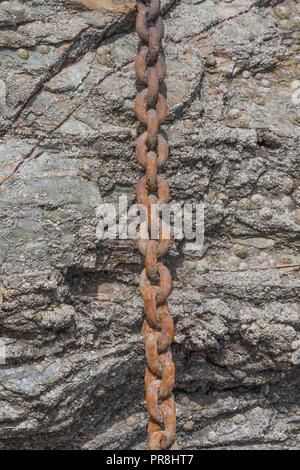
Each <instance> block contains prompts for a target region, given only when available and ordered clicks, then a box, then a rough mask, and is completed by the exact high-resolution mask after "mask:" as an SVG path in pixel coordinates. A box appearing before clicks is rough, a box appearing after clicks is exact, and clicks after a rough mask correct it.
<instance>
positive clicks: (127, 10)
mask: <svg viewBox="0 0 300 470" xmlns="http://www.w3.org/2000/svg"><path fill="white" fill-rule="evenodd" d="M163 12H164V19H165V25H166V28H165V29H166V33H165V40H164V47H165V53H166V57H167V67H168V77H167V80H166V87H165V90H164V91H165V92H166V93H167V101H168V104H169V109H170V113H169V118H168V122H167V123H166V125H165V126H164V127H165V130H166V132H167V134H168V139H169V145H170V150H171V155H170V158H169V160H168V162H167V165H166V168H165V169H164V172H165V175H166V177H167V179H168V182H169V184H170V188H171V196H172V198H173V200H174V201H175V200H176V201H183V202H189V203H200V202H203V201H205V245H204V251H203V253H202V254H201V255H197V253H194V252H192V251H189V250H187V247H186V244H185V243H184V242H173V244H172V249H171V251H170V254H169V255H168V256H167V257H166V263H167V264H168V266H169V267H170V269H171V271H172V276H173V279H174V288H173V292H172V294H171V296H170V307H171V312H172V314H173V316H174V319H175V321H176V336H175V339H174V344H173V353H174V359H175V361H176V371H177V376H176V387H175V395H176V399H177V403H178V406H177V410H178V440H179V442H180V444H181V445H182V447H183V448H185V449H205V448H215V449H219V448H226V449H240V448H244V449H286V448H288V449H298V450H299V449H300V408H299V406H300V405H299V403H300V402H299V393H300V373H299V364H300V315H299V296H300V289H299V287H300V277H299V266H300V254H299V245H300V242H299V234H300V216H299V211H300V193H299V177H300V175H299V154H300V146H299V136H300V127H299V126H300V91H299V90H300V81H299V80H300V34H299V22H300V3H296V2H295V1H293V0H289V1H284V2H279V1H277V0H258V1H254V0H239V1H235V0H233V1H231V2H230V1H228V0H226V1H224V2H222V1H213V0H205V1H198V0H180V1H174V0H165V1H164V2H163ZM134 18H135V2H134V1H133V0H67V1H66V0H64V1H60V0H49V1H47V2H44V1H42V0H34V1H33V0H26V1H21V0H10V1H2V2H1V3H0V46H1V49H0V61H1V69H0V109H1V115H0V129H1V141H0V219H1V226H0V266H1V268H0V340H1V344H2V345H5V349H6V355H7V361H6V364H2V365H0V449H11V448H18V449H23V448H25V449H26V448H32V449H71V448H73V449H144V448H145V447H146V422H147V415H146V413H145V404H144V389H143V371H144V367H145V359H144V347H143V344H142V341H141V333H140V332H141V326H142V322H143V310H142V301H141V298H140V296H139V292H138V278H139V273H140V271H141V269H142V266H143V259H142V257H141V256H140V254H139V252H138V250H137V248H136V242H135V241H132V240H105V241H99V240H98V239H97V236H96V228H97V224H98V222H99V218H98V217H97V207H98V206H99V205H100V204H101V203H103V202H104V203H106V202H114V203H117V201H118V197H119V196H120V195H123V194H125V195H126V196H127V198H128V201H129V203H133V202H134V201H135V183H136V182H137V181H138V179H139V178H140V176H141V175H142V173H143V172H142V171H141V169H140V167H139V166H138V164H137V162H136V159H135V156H134V142H135V139H136V136H137V133H138V132H139V129H138V126H137V122H136V120H135V115H134V103H135V96H136V93H137V88H136V87H137V86H139V85H137V84H136V80H135V73H134V65H133V63H134V58H135V55H136V53H137V50H138V41H137V37H136V34H135V33H134Z"/></svg>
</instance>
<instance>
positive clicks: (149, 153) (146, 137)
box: [135, 0, 179, 450]
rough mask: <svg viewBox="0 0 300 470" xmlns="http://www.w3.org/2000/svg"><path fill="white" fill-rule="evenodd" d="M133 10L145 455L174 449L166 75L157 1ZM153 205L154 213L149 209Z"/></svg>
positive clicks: (145, 0)
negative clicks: (142, 212) (163, 215)
mask: <svg viewBox="0 0 300 470" xmlns="http://www.w3.org/2000/svg"><path fill="white" fill-rule="evenodd" d="M137 8H138V13H137V18H136V31H137V33H138V36H139V38H140V39H141V40H142V41H143V43H144V45H143V46H142V47H141V49H140V51H139V53H138V55H137V58H136V61H135V70H136V75H137V78H138V79H139V80H140V81H141V82H142V83H143V84H144V85H145V86H146V88H144V89H143V90H142V91H141V92H140V93H139V94H138V96H137V99H136V106H135V109H136V115H137V118H138V120H139V121H140V122H141V123H142V124H143V125H144V126H145V127H146V131H145V132H144V133H143V134H141V135H140V136H139V137H138V139H137V143H136V156H137V160H138V162H139V164H140V165H141V166H142V167H144V168H145V169H146V176H144V177H143V178H142V179H141V180H140V181H139V182H138V184H137V188H136V197H137V202H138V204H141V205H143V206H144V207H146V209H147V223H146V224H142V226H141V228H140V232H139V244H138V246H139V250H140V252H141V253H142V254H143V255H144V256H145V264H146V267H145V269H144V270H143V272H142V274H141V279H140V292H141V295H142V297H143V299H144V310H145V316H146V319H145V321H144V325H143V340H144V344H145V350H146V359H147V368H146V374H145V388H146V405H147V410H148V413H149V415H150V421H149V425H148V433H149V445H148V447H149V450H161V449H169V450H177V449H179V446H178V444H177V443H176V442H175V432H176V414H175V400H174V396H173V394H172V390H173V386H174V382H175V367H174V363H173V361H172V353H171V350H170V345H171V342H172V340H173V336H174V322H173V319H172V317H171V315H170V313H169V308H168V303H167V298H168V296H169V294H170V292H171V288H172V279H171V274H170V271H169V270H168V268H167V267H166V266H165V265H164V264H163V262H162V260H161V258H162V256H163V255H165V254H166V252H167V251H168V249H169V245H170V228H169V227H166V226H165V223H164V222H163V221H162V220H161V219H160V218H159V209H160V208H162V207H163V205H164V204H167V203H168V201H169V186H168V183H167V182H166V181H165V180H164V179H163V178H162V177H161V176H159V175H158V174H157V171H158V168H161V167H162V166H163V165H164V164H165V162H166V160H167V158H168V144H167V142H166V140H165V138H164V137H163V135H162V134H160V133H159V125H160V124H162V123H163V122H164V121H165V119H166V116H167V112H168V108H167V103H166V100H165V97H164V96H163V95H162V93H160V91H159V84H160V83H162V81H163V80H164V78H165V76H166V63H165V58H164V54H163V52H162V50H161V40H162V38H163V35H164V24H163V20H162V18H161V16H160V0H144V3H143V2H142V1H138V7H137ZM155 193H156V194H157V195H155ZM154 205H155V207H156V208H157V209H156V210H152V209H153V206H154ZM147 227H148V228H147ZM153 227H156V228H157V230H158V234H159V237H158V238H159V239H158V240H153V239H151V234H152V230H153ZM150 232H151V234H150ZM152 282H153V284H152ZM154 283H156V285H154ZM157 284H158V285H157Z"/></svg>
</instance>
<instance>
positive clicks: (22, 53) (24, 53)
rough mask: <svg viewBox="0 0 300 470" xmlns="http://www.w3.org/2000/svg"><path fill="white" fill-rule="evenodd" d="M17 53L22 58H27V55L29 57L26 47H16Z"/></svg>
mask: <svg viewBox="0 0 300 470" xmlns="http://www.w3.org/2000/svg"><path fill="white" fill-rule="evenodd" d="M17 55H18V56H19V57H20V58H21V59H23V60H27V59H28V57H29V54H28V52H27V51H26V49H18V50H17Z"/></svg>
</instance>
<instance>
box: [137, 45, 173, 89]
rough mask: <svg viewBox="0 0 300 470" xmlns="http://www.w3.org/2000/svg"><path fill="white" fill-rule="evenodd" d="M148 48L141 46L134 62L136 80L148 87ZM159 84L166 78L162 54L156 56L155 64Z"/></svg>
mask: <svg viewBox="0 0 300 470" xmlns="http://www.w3.org/2000/svg"><path fill="white" fill-rule="evenodd" d="M148 50H149V48H148V46H143V47H142V48H141V50H140V52H139V53H138V55H137V58H136V60H135V71H136V75H137V78H138V79H139V80H140V81H141V82H142V83H143V84H144V85H148V76H149V71H148V69H147V57H148ZM155 69H156V71H157V77H158V81H159V83H161V82H163V80H164V79H165V76H166V61H165V58H164V55H163V53H162V52H160V53H159V54H158V57H157V62H156V64H155Z"/></svg>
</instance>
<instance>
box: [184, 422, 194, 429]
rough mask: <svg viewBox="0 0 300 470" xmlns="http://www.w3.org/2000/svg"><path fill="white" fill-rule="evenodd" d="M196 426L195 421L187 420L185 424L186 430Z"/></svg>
mask: <svg viewBox="0 0 300 470" xmlns="http://www.w3.org/2000/svg"><path fill="white" fill-rule="evenodd" d="M194 426H195V423H194V421H187V422H186V423H185V425H184V426H183V428H184V429H185V430H186V431H192V430H193V429H194Z"/></svg>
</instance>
